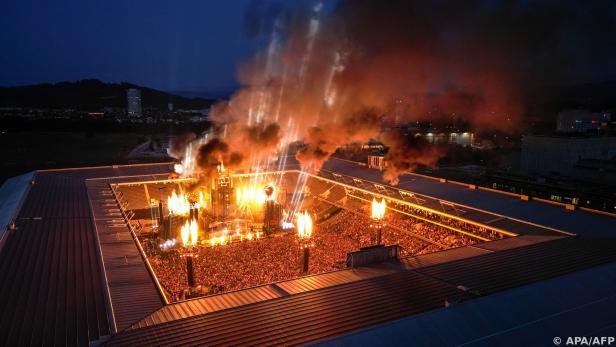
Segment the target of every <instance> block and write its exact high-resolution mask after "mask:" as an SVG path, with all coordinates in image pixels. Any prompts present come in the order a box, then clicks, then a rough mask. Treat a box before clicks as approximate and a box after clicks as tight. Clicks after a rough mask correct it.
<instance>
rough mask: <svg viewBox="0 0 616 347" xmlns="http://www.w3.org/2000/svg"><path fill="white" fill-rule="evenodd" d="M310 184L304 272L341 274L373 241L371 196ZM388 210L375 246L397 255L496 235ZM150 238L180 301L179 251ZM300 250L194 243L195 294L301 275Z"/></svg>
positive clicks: (402, 208) (164, 279)
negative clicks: (310, 228)
mask: <svg viewBox="0 0 616 347" xmlns="http://www.w3.org/2000/svg"><path fill="white" fill-rule="evenodd" d="M309 186H310V189H308V190H306V197H305V200H303V204H302V209H306V210H307V211H308V212H309V213H310V214H311V215H312V216H313V219H314V221H315V223H316V229H315V232H314V234H313V236H312V238H311V239H310V241H309V243H308V244H309V247H310V261H309V268H308V274H316V273H321V272H329V271H333V270H338V269H343V268H345V267H346V259H347V254H348V253H349V252H353V251H358V250H359V249H360V248H362V247H368V246H373V245H375V244H376V243H377V236H376V235H377V232H376V228H375V227H374V225H375V222H374V221H373V220H372V219H371V218H370V217H369V216H370V210H369V209H370V206H369V204H367V203H366V201H370V200H371V199H372V196H371V195H369V194H366V193H364V192H359V191H354V192H353V195H351V194H348V192H346V191H345V189H344V188H342V187H340V186H335V185H327V184H325V183H322V182H321V183H319V182H316V181H315V182H311V184H310V185H309ZM364 195H365V196H364ZM387 211H388V212H387V213H386V215H385V219H384V220H383V222H382V225H383V228H382V233H381V243H382V244H384V245H399V246H400V247H401V250H400V252H401V254H400V255H401V256H403V257H404V256H414V255H421V254H426V253H431V252H435V251H439V250H444V249H448V248H453V247H461V246H468V245H472V244H475V243H477V242H480V241H481V239H489V240H494V239H499V238H502V237H503V236H502V235H501V234H499V233H497V232H494V231H491V230H488V229H486V228H482V227H479V226H475V225H472V224H469V223H465V222H463V221H460V220H458V219H455V218H450V217H447V215H446V214H440V213H433V212H430V211H426V210H425V209H419V208H415V207H413V206H411V205H408V204H402V203H396V202H395V201H391V202H388V209H387ZM450 215H451V214H450ZM214 220H215V219H214V218H213V217H212V216H209V215H207V214H203V215H202V220H201V221H202V222H203V225H209V224H210V223H211V222H213V221H214ZM439 224H441V225H439ZM455 229H458V231H456V230H455ZM460 230H461V231H464V232H466V233H468V234H471V235H467V234H464V233H461V232H459V231H460ZM153 237H154V238H153V239H152V240H151V241H147V240H146V239H145V238H143V239H142V243H143V245H144V249H145V250H146V253H147V255H148V258H149V262H150V264H151V265H152V267H153V269H154V271H155V273H156V275H157V277H158V279H159V281H160V283H161V285H162V287H163V288H164V289H165V291H166V292H167V293H168V296H169V298H170V299H171V300H172V301H177V300H182V299H184V298H185V294H186V288H187V287H188V285H187V282H188V279H187V273H186V263H185V259H184V258H183V257H182V252H186V250H182V249H177V248H176V249H173V248H172V249H171V250H166V251H164V250H162V249H161V248H160V247H158V239H156V236H153ZM305 245H306V243H303V244H302V243H300V241H299V240H298V238H297V236H296V235H295V232H294V231H287V232H278V233H275V234H274V235H271V236H268V237H262V238H260V239H255V240H251V241H243V242H233V243H230V244H225V245H223V246H220V245H215V246H205V245H201V246H199V247H197V248H196V249H194V250H192V252H193V253H194V254H195V258H194V274H195V282H196V284H197V285H198V287H199V288H200V293H201V294H215V293H220V292H227V291H233V290H238V289H243V288H249V287H253V286H257V285H263V284H266V283H271V282H278V281H282V280H287V279H291V278H294V277H297V276H300V275H303V274H304V273H302V270H301V268H302V266H301V258H302V250H301V247H302V246H305Z"/></svg>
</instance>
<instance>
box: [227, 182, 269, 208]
mask: <svg viewBox="0 0 616 347" xmlns="http://www.w3.org/2000/svg"><path fill="white" fill-rule="evenodd" d="M235 194H236V203H237V205H251V204H256V205H263V204H264V203H265V200H266V199H267V197H266V196H265V191H264V190H263V189H258V188H256V187H255V186H252V187H246V186H244V187H238V188H237V189H236V190H235Z"/></svg>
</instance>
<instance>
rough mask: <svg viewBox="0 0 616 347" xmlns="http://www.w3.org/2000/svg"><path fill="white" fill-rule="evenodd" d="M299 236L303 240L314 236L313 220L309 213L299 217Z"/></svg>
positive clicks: (305, 212)
mask: <svg viewBox="0 0 616 347" xmlns="http://www.w3.org/2000/svg"><path fill="white" fill-rule="evenodd" d="M297 235H298V236H299V237H300V238H302V239H307V238H309V237H310V236H312V219H311V218H310V215H309V214H308V212H307V211H304V213H299V214H298V215H297Z"/></svg>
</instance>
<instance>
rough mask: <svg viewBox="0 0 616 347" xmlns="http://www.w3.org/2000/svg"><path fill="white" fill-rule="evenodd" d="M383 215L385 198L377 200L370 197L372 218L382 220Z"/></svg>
mask: <svg viewBox="0 0 616 347" xmlns="http://www.w3.org/2000/svg"><path fill="white" fill-rule="evenodd" d="M384 217H385V199H381V202H377V201H376V198H372V219H376V220H382V219H383V218H384Z"/></svg>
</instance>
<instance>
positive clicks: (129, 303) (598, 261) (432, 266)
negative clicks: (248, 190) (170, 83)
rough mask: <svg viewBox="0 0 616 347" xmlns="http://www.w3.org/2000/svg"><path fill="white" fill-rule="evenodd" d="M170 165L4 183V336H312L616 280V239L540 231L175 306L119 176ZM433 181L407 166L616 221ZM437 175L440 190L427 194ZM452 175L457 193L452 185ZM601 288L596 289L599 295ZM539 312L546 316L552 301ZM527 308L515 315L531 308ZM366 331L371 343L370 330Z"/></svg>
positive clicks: (498, 203) (138, 175)
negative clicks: (120, 193)
mask: <svg viewBox="0 0 616 347" xmlns="http://www.w3.org/2000/svg"><path fill="white" fill-rule="evenodd" d="M340 163H345V164H340ZM340 163H338V161H330V162H329V163H328V164H326V165H327V166H326V168H327V169H332V165H333V166H336V167H334V168H335V169H338V170H340V172H343V173H345V174H353V175H359V176H362V177H361V178H364V179H378V177H379V175H380V173H379V172H378V171H374V170H367V169H362V168H361V167H359V166H355V167H352V166H349V165H352V164H349V163H346V162H340ZM171 169H172V168H171V165H170V164H148V165H132V166H113V167H111V166H110V167H98V168H82V169H66V170H46V171H36V172H34V173H31V174H28V175H24V176H19V177H16V178H14V179H11V180H9V181H7V182H6V183H5V185H3V186H2V188H0V193H1V194H2V195H0V199H2V201H0V202H1V204H2V206H3V207H5V209H4V210H3V211H2V213H3V214H2V215H0V217H2V218H4V219H7V220H10V219H12V218H15V222H16V229H13V230H7V232H5V233H4V235H3V247H2V248H0V345H41V344H43V343H45V344H58V345H88V344H91V343H103V342H106V341H107V340H109V338H110V336H111V335H114V334H115V336H114V337H113V338H111V340H109V344H111V345H116V344H117V345H127V344H128V345H148V344H165V343H172V342H173V343H180V342H183V343H205V344H212V345H214V344H217V343H219V344H237V345H239V344H267V343H274V344H279V343H287V344H301V343H311V342H319V341H325V340H327V339H331V338H334V337H336V336H339V335H341V334H346V333H352V332H356V331H361V330H362V329H366V328H369V327H372V326H375V325H378V324H387V323H388V322H392V321H395V322H400V321H399V319H403V318H405V317H408V316H409V315H412V317H411V318H412V319H420V317H426V315H427V314H429V315H433V314H434V315H436V316H435V317H437V318H438V317H441V316H439V315H438V314H439V313H438V312H441V311H446V312H450V313H449V314H453V313H451V312H454V313H455V312H456V311H455V310H462V309H463V308H464V307H471V306H470V305H478V306H477V307H481V306H480V305H485V304H483V303H484V302H486V301H485V300H487V299H490V300H499V299H498V298H499V297H501V296H502V297H503V298H505V299H506V298H512V297H515V298H517V300H520V302H529V303H533V302H534V301H533V300H535V299H533V298H532V297H530V299H528V301H525V300H526V299H525V298H524V297H523V295H522V294H518V296H515V294H511V295H513V296H511V297H509V296H507V295H509V294H507V293H508V290H510V289H512V288H518V287H523V288H526V287H524V286H527V285H530V284H533V283H535V284H533V285H538V284H537V282H540V281H544V282H540V283H539V284H540V285H543V284H542V283H548V282H550V281H558V279H554V278H555V277H557V276H572V275H571V274H572V273H574V272H576V271H586V270H587V269H589V268H593V267H596V268H594V269H592V270H591V272H589V273H590V274H596V276H604V277H603V280H602V281H603V282H600V283H606V285H609V286H610V287H611V288H614V287H616V286H615V284H616V281H615V278H614V276H612V275H610V273H611V272H610V271H612V270H611V269H613V268H612V267H610V266H609V265H608V266H605V265H603V264H606V263H610V262H613V261H614V260H616V240H611V239H594V238H580V237H564V236H565V235H561V236H558V237H556V236H554V234H552V235H539V234H540V233H539V234H537V233H535V234H533V233H529V234H528V235H526V236H518V237H514V238H508V239H505V240H499V241H494V242H489V243H484V244H479V245H475V246H468V247H462V248H457V249H452V250H448V251H443V252H437V253H432V254H427V255H422V256H417V257H411V258H407V259H404V260H403V261H402V262H401V263H400V264H389V265H382V266H378V267H372V268H364V269H348V270H342V271H338V272H333V273H328V274H322V275H316V276H308V277H304V278H299V279H295V280H290V281H284V282H279V283H274V284H269V285H266V286H261V287H256V288H251V289H246V290H241V291H237V292H231V293H225V294H221V295H217V296H211V297H206V298H200V299H195V300H189V301H185V302H180V303H174V304H167V302H166V300H165V298H164V296H162V295H161V293H160V292H159V291H157V285H156V279H155V277H153V276H151V272H150V270H149V269H148V267H147V263H145V262H144V261H143V258H142V254H141V252H140V250H139V245H138V243H136V242H134V240H133V239H132V236H131V233H130V231H129V229H128V228H127V227H126V224H124V223H125V221H124V219H123V218H124V217H123V215H122V212H121V211H120V210H119V208H118V206H117V202H116V200H115V198H114V196H113V192H112V191H111V187H110V186H109V183H111V182H132V181H145V180H157V179H160V178H161V177H165V176H166V174H168V173H169V172H170V171H171ZM351 169H353V170H351ZM355 169H360V170H355ZM161 175H162V176H161ZM364 176H365V177H364ZM425 180H426V182H423V181H421V180H419V178H418V177H415V176H412V177H410V178H409V177H406V176H405V177H403V182H402V183H401V186H403V187H404V188H406V187H409V189H410V188H413V189H415V188H417V189H418V191H417V193H421V194H426V195H428V194H431V195H433V196H437V198H442V199H448V200H455V201H454V202H456V203H460V204H466V203H471V204H470V205H472V206H473V207H475V205H474V204H472V202H473V201H470V200H469V201H467V200H465V199H471V200H472V199H479V200H481V201H484V200H485V199H487V200H490V199H495V200H494V201H493V202H492V201H489V202H492V203H493V204H490V203H486V202H482V203H481V204H479V205H480V206H479V207H480V208H481V209H486V210H490V211H491V210H495V212H497V213H502V214H504V215H508V214H507V210H506V209H507V206H510V205H511V206H517V205H518V204H520V206H521V207H519V208H520V209H522V212H524V213H530V212H528V210H527V209H529V208H530V209H534V210H535V211H539V212H540V213H544V208H548V210H546V211H547V212H545V213H547V214H548V215H550V216H552V217H553V218H561V217H562V218H566V220H567V221H569V223H571V224H572V225H573V227H571V228H568V229H566V230H578V228H579V230H580V233H581V234H584V235H602V234H606V233H607V232H609V231H611V230H612V229H613V219H610V218H608V217H605V218H607V219H602V218H603V217H604V216H598V215H597V216H595V215H591V214H588V213H582V212H577V211H576V212H566V211H564V209H562V208H558V207H555V206H551V205H545V204H536V203H529V202H526V201H520V200H517V199H513V198H509V197H506V196H501V195H497V194H493V193H489V192H480V191H477V190H469V189H464V188H462V187H457V186H453V185H448V184H441V183H438V182H432V181H429V180H427V179H425ZM32 182H34V183H32ZM411 183H412V184H413V185H412V186H409V185H410V184H411ZM416 183H417V184H416ZM432 185H434V189H435V190H434V192H432V191H430V188H431V187H432ZM449 186H452V187H454V188H457V189H458V190H455V189H454V190H451V191H449V189H450V188H443V187H449ZM439 188H440V189H439ZM447 192H450V193H451V194H452V195H451V196H448V195H447ZM469 192H470V193H471V194H470V195H468V194H469ZM432 193H433V194H432ZM472 194H481V195H480V196H479V197H477V196H474V195H472ZM531 204H532V205H531ZM492 205H494V206H492ZM529 206H530V207H529ZM492 207H495V208H492ZM516 208H518V207H516ZM499 209H502V210H499ZM516 211H517V210H516V209H515V208H514V213H521V212H520V211H517V212H516ZM561 215H562V216H561ZM6 216H8V217H6ZM518 216H521V215H520V214H519V215H518ZM563 216H564V217H563ZM533 218H534V219H533ZM578 218H581V219H582V220H583V221H586V222H587V227H588V228H596V229H597V230H594V231H593V232H585V231H584V229H583V228H580V227H579V225H578V222H576V221H577V219H578ZM529 219H531V220H533V221H535V222H537V223H540V222H541V221H542V220H544V221H547V222H549V223H548V224H549V225H552V226H554V227H559V228H560V227H562V226H564V227H567V224H566V223H564V224H563V222H562V221H552V220H547V219H546V218H545V216H541V217H533V216H532V215H529ZM4 229H5V228H1V230H2V231H4ZM611 264H613V263H611ZM583 274H586V272H583V273H581V274H580V276H586V275H583ZM564 278H569V277H564ZM564 278H563V280H562V282H555V283H558V285H559V286H562V287H559V290H561V291H563V292H567V293H562V298H563V300H570V299H571V296H573V295H574V293H578V292H579V291H580V290H581V289H580V288H581V287H580V286H579V285H576V283H579V282H576V281H575V280H573V281H568V280H564ZM572 278H573V277H572ZM580 278H586V277H580ZM550 283H551V282H550ZM523 288H520V290H521V289H523ZM589 288H591V287H589ZM593 288H594V287H592V288H591V289H592V290H593V293H599V291H594V289H593ZM548 289H550V288H548ZM548 289H545V293H549V291H548ZM522 293H524V292H522ZM565 294H566V295H565ZM569 294H570V295H571V296H567V295H569ZM486 295H487V296H486ZM597 295H598V296H596V297H592V296H588V298H589V299H588V300H591V299H592V298H598V299H597V300H600V299H601V297H600V293H599V294H597ZM505 299H500V300H501V301H502V300H505ZM601 300H602V299H601ZM446 301H448V302H450V303H454V306H453V309H452V307H450V308H448V309H443V307H444V303H445V302H446ZM608 301H609V300H608ZM608 301H606V302H608ZM488 302H491V301H488ZM576 302H581V301H571V303H572V305H573V304H575V303H576ZM491 303H492V304H494V302H491ZM501 304H502V305H503V306H502V307H504V308H505V309H513V308H512V307H510V306H506V304H507V303H504V302H501ZM510 305H511V304H510ZM589 307H590V306H589ZM595 307H596V306H595ZM518 308H519V309H520V310H523V307H518ZM533 308H534V306H533ZM526 310H530V311H532V309H529V308H526ZM461 312H462V313H463V314H467V313H465V312H466V311H461ZM538 312H539V315H541V314H545V315H548V314H550V312H552V311H550V310H549V309H542V310H539V311H538ZM580 312H587V311H580ZM420 313H421V314H420ZM462 313H460V314H462ZM416 314H420V315H416ZM469 314H470V313H469ZM526 314H527V315H524V314H523V313H519V314H516V317H521V318H520V319H522V320H523V319H526V318H524V317H530V316H529V315H528V312H527V313H526ZM447 317H450V318H447ZM447 317H445V318H442V319H443V322H448V321H449V320H448V319H454V318H457V319H460V318H459V317H457V316H456V314H453V316H447ZM451 317H453V318H451ZM469 317H471V316H469ZM540 317H544V316H540ZM563 317H564V316H563ZM437 318H435V319H437ZM548 318H549V317H548V316H545V317H544V318H537V319H546V321H547V320H549V319H551V318H549V319H548ZM608 318H609V317H608ZM438 319H441V318H438ZM453 321H455V320H453ZM453 321H452V322H453ZM478 322H479V321H478ZM518 322H520V320H515V319H512V320H511V321H506V322H503V323H502V324H503V325H502V326H499V327H497V328H500V327H510V328H513V327H514V325H515V324H518ZM508 324H509V325H508ZM386 326H387V325H383V326H380V327H386ZM392 326H394V325H392ZM515 326H517V325H515ZM394 327H395V326H394ZM471 328H472V329H474V330H473V331H476V332H477V334H475V335H469V336H471V337H473V336H475V337H473V338H477V337H476V336H480V337H481V336H484V337H486V336H488V335H489V334H490V332H491V331H493V330H490V329H491V328H490V329H489V326H487V325H486V326H485V327H484V326H483V325H480V324H479V323H477V325H476V326H473V327H471ZM495 329H496V328H495ZM503 329H505V328H503ZM409 331H410V330H409ZM482 334H483V335H482ZM353 336H355V335H347V336H346V337H343V338H353ZM358 336H359V335H358ZM503 336H504V335H503ZM469 339H470V338H469ZM340 341H345V340H340ZM349 341H351V340H349ZM366 341H370V340H369V338H368V337H367V338H366ZM465 341H466V340H465ZM469 341H470V340H469Z"/></svg>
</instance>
